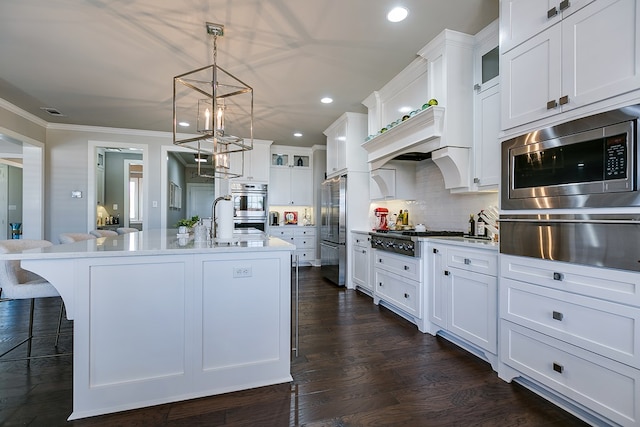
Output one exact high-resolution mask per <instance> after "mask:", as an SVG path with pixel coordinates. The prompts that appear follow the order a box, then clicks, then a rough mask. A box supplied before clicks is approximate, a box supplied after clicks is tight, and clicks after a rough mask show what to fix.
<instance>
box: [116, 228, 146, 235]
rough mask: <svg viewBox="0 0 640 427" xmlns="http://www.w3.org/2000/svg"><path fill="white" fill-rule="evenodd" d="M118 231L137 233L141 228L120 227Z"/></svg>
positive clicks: (120, 232)
mask: <svg viewBox="0 0 640 427" xmlns="http://www.w3.org/2000/svg"><path fill="white" fill-rule="evenodd" d="M116 231H117V232H118V234H128V233H137V232H138V231H140V230H138V229H137V228H131V227H120V228H118V229H116Z"/></svg>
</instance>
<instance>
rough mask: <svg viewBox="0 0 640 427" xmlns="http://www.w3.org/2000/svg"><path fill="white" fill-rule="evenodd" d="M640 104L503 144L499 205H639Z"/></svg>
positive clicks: (533, 207)
mask: <svg viewBox="0 0 640 427" xmlns="http://www.w3.org/2000/svg"><path fill="white" fill-rule="evenodd" d="M639 117H640V105H632V106H628V107H624V108H620V109H617V110H612V111H609V112H606V113H601V114H598V115H594V116H590V117H585V118H582V119H578V120H574V121H571V122H567V123H563V124H561V125H557V126H554V127H550V128H546V129H541V130H538V131H535V132H531V133H528V134H525V135H522V136H519V137H517V138H513V139H510V140H507V141H504V142H503V143H502V186H501V209H503V210H515V209H563V208H583V207H627V206H640V192H639V191H638V178H639V176H638V164H639V161H638V160H639V158H638V147H637V143H636V141H637V127H638V118H639Z"/></svg>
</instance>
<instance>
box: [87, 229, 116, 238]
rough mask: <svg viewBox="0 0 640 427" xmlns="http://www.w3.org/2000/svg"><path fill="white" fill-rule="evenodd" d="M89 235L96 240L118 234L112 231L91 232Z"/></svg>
mask: <svg viewBox="0 0 640 427" xmlns="http://www.w3.org/2000/svg"><path fill="white" fill-rule="evenodd" d="M89 234H91V235H93V236H96V237H98V238H100V237H111V236H117V235H118V233H117V232H115V231H113V230H91V231H90V232H89Z"/></svg>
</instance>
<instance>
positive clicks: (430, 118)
mask: <svg viewBox="0 0 640 427" xmlns="http://www.w3.org/2000/svg"><path fill="white" fill-rule="evenodd" d="M444 115H445V109H444V108H443V107H435V106H434V107H429V108H427V109H425V110H422V111H421V112H420V113H418V114H416V115H415V116H414V117H411V118H410V119H408V120H405V121H404V122H402V123H400V124H398V125H396V126H394V127H393V128H391V129H389V130H387V131H386V132H384V133H382V134H380V135H377V136H375V137H373V138H371V139H369V140H368V141H365V142H364V143H363V144H362V147H363V148H364V149H365V150H366V151H367V153H368V161H369V167H370V169H371V170H372V171H373V170H376V169H379V168H381V167H382V166H384V165H385V164H386V163H387V162H389V161H391V160H399V159H401V160H418V161H419V160H424V159H427V158H431V159H432V160H433V161H434V162H435V164H436V165H437V166H438V167H439V168H440V171H441V172H442V175H443V177H444V181H445V188H447V189H451V188H460V187H468V186H469V157H470V153H469V151H470V149H469V147H456V146H447V145H446V144H445V141H446V138H445V137H444V128H445V126H444V123H445V122H444Z"/></svg>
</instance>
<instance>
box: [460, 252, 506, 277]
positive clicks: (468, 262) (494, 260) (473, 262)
mask: <svg viewBox="0 0 640 427" xmlns="http://www.w3.org/2000/svg"><path fill="white" fill-rule="evenodd" d="M447 266H448V267H450V268H459V269H461V270H466V271H473V272H474V273H482V274H488V275H490V276H497V274H498V254H497V253H495V252H488V251H477V250H476V251H473V250H468V249H463V248H458V247H452V246H449V247H448V248H447Z"/></svg>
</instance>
